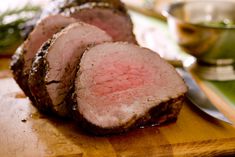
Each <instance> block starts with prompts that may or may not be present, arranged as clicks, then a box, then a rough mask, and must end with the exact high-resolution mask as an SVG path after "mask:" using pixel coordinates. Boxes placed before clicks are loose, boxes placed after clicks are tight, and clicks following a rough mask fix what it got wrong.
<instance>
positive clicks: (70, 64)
mask: <svg viewBox="0 0 235 157" xmlns="http://www.w3.org/2000/svg"><path fill="white" fill-rule="evenodd" d="M111 40H112V38H111V37H110V36H109V35H108V34H107V33H106V32H104V31H103V30H101V29H99V28H97V27H95V26H93V25H89V24H85V23H82V22H78V23H74V24H71V25H69V26H68V27H66V28H65V29H63V30H62V31H61V32H59V33H57V34H55V35H54V36H53V38H52V39H50V40H49V41H48V42H46V43H44V44H43V46H42V48H41V49H40V50H39V52H38V53H37V56H36V58H35V60H34V62H33V65H32V69H31V71H30V76H29V86H30V90H31V92H32V95H33V96H34V98H35V100H36V106H37V107H38V109H39V110H40V111H42V112H53V113H55V114H57V115H59V116H67V108H66V103H67V102H66V99H65V98H66V96H67V94H68V92H69V90H70V88H71V87H72V85H73V83H74V78H75V75H76V71H77V64H78V63H79V61H80V57H81V55H82V54H83V52H84V51H85V49H86V48H87V47H88V46H92V45H94V44H98V43H102V42H105V41H111Z"/></svg>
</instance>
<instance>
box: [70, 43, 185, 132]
mask: <svg viewBox="0 0 235 157" xmlns="http://www.w3.org/2000/svg"><path fill="white" fill-rule="evenodd" d="M186 91H187V87H186V85H185V83H184V82H183V80H182V78H181V77H180V76H179V75H178V73H177V72H176V71H175V69H174V68H173V67H172V66H171V65H169V64H168V63H167V62H166V61H164V60H163V59H161V58H160V57H159V55H157V54H156V53H154V52H152V51H151V50H148V49H144V48H140V47H138V46H136V45H133V44H127V43H103V44H99V45H97V46H94V47H92V48H90V49H89V50H88V51H86V52H85V53H84V55H83V57H82V59H81V62H80V64H79V71H78V72H77V76H76V79H75V88H74V94H73V98H72V99H73V101H72V103H71V104H73V105H72V107H71V108H72V109H73V110H72V112H73V114H74V118H75V119H76V120H77V121H79V123H80V124H79V125H82V126H83V128H85V129H87V130H88V131H90V132H92V133H94V134H98V135H104V134H109V133H111V134H112V133H120V132H123V131H126V130H129V129H130V128H133V127H137V126H140V125H144V124H146V123H155V124H156V123H157V124H159V123H163V122H166V121H169V120H172V119H175V118H176V117H177V115H178V113H179V111H180V109H181V107H182V104H183V101H184V95H185V93H186Z"/></svg>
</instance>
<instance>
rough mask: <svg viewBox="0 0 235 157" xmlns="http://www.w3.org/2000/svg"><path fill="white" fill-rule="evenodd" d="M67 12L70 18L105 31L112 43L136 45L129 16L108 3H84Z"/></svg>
mask: <svg viewBox="0 0 235 157" xmlns="http://www.w3.org/2000/svg"><path fill="white" fill-rule="evenodd" d="M69 11H70V16H71V17H74V18H76V19H79V20H81V21H83V22H86V23H89V24H92V25H95V26H97V27H99V28H101V29H103V30H105V31H106V32H107V33H108V34H109V35H110V36H112V38H113V40H114V41H127V42H130V43H137V42H136V39H135V36H134V34H133V25H132V22H131V19H130V17H129V15H128V14H127V13H126V12H121V11H119V10H117V9H115V8H114V7H113V6H112V5H111V4H109V3H86V4H84V5H81V6H79V7H77V8H76V7H75V8H74V9H69Z"/></svg>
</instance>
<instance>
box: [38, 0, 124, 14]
mask: <svg viewBox="0 0 235 157" xmlns="http://www.w3.org/2000/svg"><path fill="white" fill-rule="evenodd" d="M86 3H93V4H94V3H108V4H110V6H112V8H115V9H117V10H119V11H121V12H123V13H126V8H125V5H124V4H123V3H122V2H121V1H120V0H63V1H60V2H59V1H58V2H57V1H52V2H51V3H50V6H53V7H51V8H49V9H47V8H46V9H45V11H46V13H43V14H58V13H62V12H64V11H65V10H67V9H71V8H73V7H77V6H80V5H83V4H86Z"/></svg>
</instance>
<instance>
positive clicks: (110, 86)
mask: <svg viewBox="0 0 235 157" xmlns="http://www.w3.org/2000/svg"><path fill="white" fill-rule="evenodd" d="M97 67H99V68H97V69H95V75H94V76H93V80H92V82H93V86H92V87H91V91H92V92H93V93H94V95H96V96H105V95H108V94H112V93H116V92H120V91H125V90H128V89H133V88H136V87H140V86H143V85H144V84H146V83H150V82H151V81H150V80H151V79H150V75H151V73H150V71H149V70H148V69H147V68H145V66H143V65H139V64H133V63H128V62H115V63H111V62H104V63H101V65H99V66H97Z"/></svg>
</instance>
